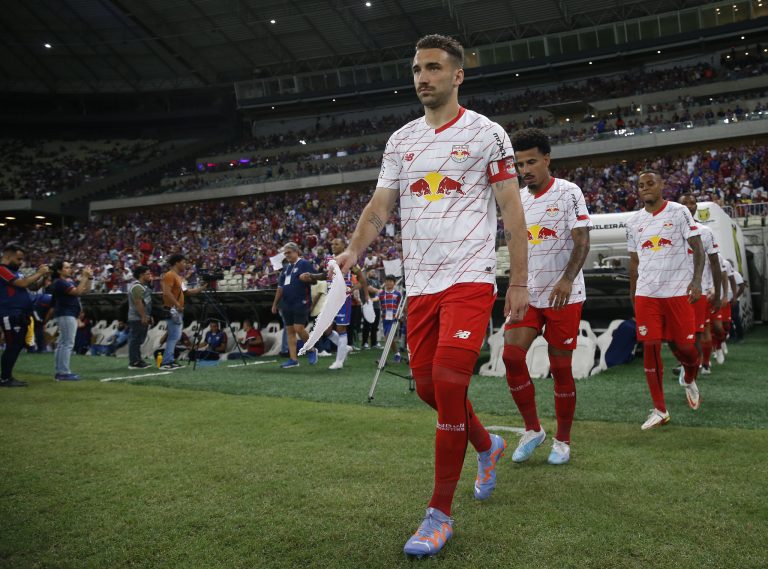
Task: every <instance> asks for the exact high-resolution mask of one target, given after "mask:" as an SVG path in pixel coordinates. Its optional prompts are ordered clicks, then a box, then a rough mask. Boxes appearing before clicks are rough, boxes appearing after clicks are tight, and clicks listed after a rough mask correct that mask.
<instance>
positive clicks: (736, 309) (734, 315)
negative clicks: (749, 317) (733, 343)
mask: <svg viewBox="0 0 768 569" xmlns="http://www.w3.org/2000/svg"><path fill="white" fill-rule="evenodd" d="M731 320H733V337H734V338H735V339H736V340H743V339H744V327H743V326H742V324H741V305H740V304H739V303H738V301H737V302H734V303H733V305H732V306H731Z"/></svg>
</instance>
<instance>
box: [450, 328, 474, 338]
mask: <svg viewBox="0 0 768 569" xmlns="http://www.w3.org/2000/svg"><path fill="white" fill-rule="evenodd" d="M471 335H472V332H470V331H468V330H456V333H455V334H454V335H453V337H454V338H458V339H459V340H469V337H470V336H471Z"/></svg>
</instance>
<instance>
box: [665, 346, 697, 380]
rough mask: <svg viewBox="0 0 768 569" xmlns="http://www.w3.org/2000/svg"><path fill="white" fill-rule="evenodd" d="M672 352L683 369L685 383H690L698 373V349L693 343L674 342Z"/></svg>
mask: <svg viewBox="0 0 768 569" xmlns="http://www.w3.org/2000/svg"><path fill="white" fill-rule="evenodd" d="M670 348H672V353H673V354H674V355H675V357H676V358H677V359H678V361H679V362H680V363H681V364H682V366H683V368H684V369H685V383H691V382H693V381H695V380H696V377H697V376H698V375H699V361H700V360H699V350H697V349H696V345H695V344H674V346H670Z"/></svg>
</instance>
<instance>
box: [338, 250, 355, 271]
mask: <svg viewBox="0 0 768 569" xmlns="http://www.w3.org/2000/svg"><path fill="white" fill-rule="evenodd" d="M334 260H335V261H336V264H337V265H338V266H339V268H340V269H341V272H342V273H346V272H348V271H351V270H352V267H354V266H355V263H356V262H357V255H355V254H354V253H353V252H352V251H350V250H349V249H346V250H344V251H343V252H342V253H341V254H339V255H336V257H334Z"/></svg>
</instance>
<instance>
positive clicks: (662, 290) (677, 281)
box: [627, 170, 704, 430]
mask: <svg viewBox="0 0 768 569" xmlns="http://www.w3.org/2000/svg"><path fill="white" fill-rule="evenodd" d="M637 188H638V193H639V195H640V200H641V201H642V202H643V203H644V204H645V207H644V208H643V209H641V210H640V211H638V212H636V213H635V214H634V215H632V217H630V218H629V220H628V221H627V249H628V250H629V255H630V262H629V295H630V299H631V300H632V303H633V305H634V308H635V319H636V320H637V340H638V341H639V342H642V343H643V357H644V364H645V365H644V367H645V377H646V380H647V381H648V388H649V389H650V391H651V399H653V406H654V408H653V409H652V410H651V413H650V415H648V418H647V419H646V421H645V422H644V423H643V425H642V427H641V429H643V430H648V429H652V428H654V427H659V426H661V425H665V424H667V423H669V412H668V411H667V405H666V402H665V400H664V384H663V372H664V366H663V364H662V361H661V342H662V340H666V341H667V342H668V344H669V347H670V348H671V350H672V353H673V354H674V355H675V357H676V358H677V359H678V361H679V362H681V363H682V364H683V368H684V370H685V394H686V397H687V399H688V405H689V406H690V407H691V409H698V408H699V405H700V403H701V397H700V395H699V389H698V387H697V385H696V376H697V374H698V371H699V354H698V351H697V350H696V346H695V345H694V343H695V341H696V315H695V313H694V310H693V304H695V303H696V301H697V300H699V297H701V273H702V271H703V269H704V249H703V247H702V245H701V237H700V231H699V228H698V227H697V226H696V225H695V224H694V221H693V218H692V217H691V214H690V212H689V211H688V209H687V208H686V207H685V206H684V205H681V204H679V203H676V202H670V201H667V200H665V199H664V198H663V197H662V190H663V189H664V182H663V181H662V179H661V175H660V174H659V173H658V172H655V171H648V170H646V171H644V172H642V173H641V174H640V176H639V178H638V181H637ZM689 247H690V248H691V250H692V251H693V263H691V261H690V259H689V258H688V248H689Z"/></svg>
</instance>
